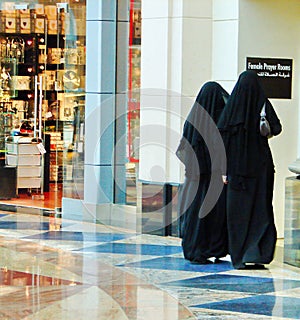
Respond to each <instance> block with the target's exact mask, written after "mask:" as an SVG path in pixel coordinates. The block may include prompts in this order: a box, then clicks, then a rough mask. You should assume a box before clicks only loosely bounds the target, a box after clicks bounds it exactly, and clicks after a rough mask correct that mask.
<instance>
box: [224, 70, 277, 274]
mask: <svg viewBox="0 0 300 320" xmlns="http://www.w3.org/2000/svg"><path fill="white" fill-rule="evenodd" d="M264 103H265V106H266V107H265V108H266V114H267V116H266V117H267V119H268V121H269V123H270V127H271V132H272V135H278V134H279V133H280V132H281V124H280V121H279V119H278V117H277V115H276V113H275V111H274V109H273V107H272V105H271V103H270V101H269V100H268V99H267V98H266V96H265V94H264V91H263V89H262V87H261V85H260V83H259V79H258V76H257V75H256V73H254V72H252V71H244V72H243V73H241V75H240V76H239V79H238V81H237V83H236V85H235V87H234V89H233V91H232V93H231V95H230V98H229V99H228V102H227V104H226V107H225V108H224V110H223V113H222V115H221V117H220V120H219V122H218V128H219V130H220V132H221V134H222V137H223V140H224V144H225V148H226V153H227V182H228V185H227V199H226V204H227V228H228V238H229V239H228V240H229V253H230V255H231V260H232V264H233V266H234V268H236V269H245V268H246V269H247V268H263V267H264V266H263V265H264V264H268V263H270V262H271V261H272V260H273V256H274V250H275V244H276V228H275V224H274V213H273V206H272V200H273V183H274V163H273V159H272V154H271V150H270V148H269V144H268V138H266V137H264V136H262V135H261V134H260V130H259V121H260V112H261V109H262V107H263V105H264ZM224 174H225V173H224ZM225 175H226V174H225Z"/></svg>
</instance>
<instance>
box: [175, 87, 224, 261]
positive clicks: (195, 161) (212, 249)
mask: <svg viewBox="0 0 300 320" xmlns="http://www.w3.org/2000/svg"><path fill="white" fill-rule="evenodd" d="M227 99H228V93H227V92H226V91H225V90H224V89H223V88H222V87H221V86H220V85H219V84H218V83H216V82H208V83H206V84H205V85H204V86H203V87H202V89H201V90H200V92H199V94H198V96H197V98H196V101H195V104H194V106H193V107H192V109H191V111H190V113H189V115H188V117H187V120H186V122H185V125H184V130H183V137H182V139H181V142H180V145H179V147H178V150H177V153H176V154H177V156H178V157H179V159H180V160H181V161H182V162H183V163H184V165H185V181H184V184H183V185H181V186H180V189H179V214H180V216H181V224H180V236H181V237H182V248H183V253H184V257H185V258H186V259H187V260H190V261H192V262H198V263H206V262H207V259H208V258H210V257H216V258H221V257H224V256H226V255H227V254H228V240H227V228H226V213H225V208H226V205H225V190H223V191H222V192H221V195H220V197H219V200H218V201H217V203H216V204H215V205H214V207H213V209H212V210H210V212H209V213H208V214H206V215H205V216H204V217H202V216H201V214H200V210H201V206H202V205H203V202H204V199H205V196H206V194H207V191H208V188H209V185H210V183H213V182H214V181H216V180H217V181H216V182H217V183H221V184H222V181H218V180H221V179H222V178H221V170H220V168H214V169H212V161H211V157H210V153H209V150H208V148H207V145H206V143H207V140H209V139H210V138H211V135H212V134H213V133H211V132H212V131H213V129H212V128H210V126H209V124H208V122H210V121H211V122H212V123H213V127H214V129H215V130H216V131H217V128H216V125H215V122H217V120H218V118H219V116H220V114H221V112H222V110H223V108H224V105H225V102H226V101H227ZM203 109H204V110H205V111H203ZM203 112H204V113H205V114H203ZM206 112H207V113H206ZM207 114H208V115H209V116H210V117H209V120H208V119H207V118H206V117H205V115H207ZM197 128H198V129H199V128H200V131H201V133H200V132H199V131H198V130H197ZM203 133H204V134H203Z"/></svg>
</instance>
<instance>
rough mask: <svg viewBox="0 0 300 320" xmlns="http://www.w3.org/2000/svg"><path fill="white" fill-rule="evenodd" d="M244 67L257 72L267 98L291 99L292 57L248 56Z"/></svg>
mask: <svg viewBox="0 0 300 320" xmlns="http://www.w3.org/2000/svg"><path fill="white" fill-rule="evenodd" d="M246 69H247V70H252V71H255V72H256V73H257V75H258V77H259V79H260V80H261V85H262V87H263V88H264V90H265V94H266V96H267V97H268V98H279V99H291V97H292V70H293V60H292V59H276V58H274V59H273V58H249V57H248V58H247V65H246Z"/></svg>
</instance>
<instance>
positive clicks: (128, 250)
mask: <svg viewBox="0 0 300 320" xmlns="http://www.w3.org/2000/svg"><path fill="white" fill-rule="evenodd" d="M181 250H182V249H181V247H179V246H160V245H150V244H133V243H120V242H118V243H107V244H103V245H99V246H95V247H88V248H83V249H81V250H79V251H84V252H108V253H117V254H118V253H122V254H137V255H152V256H166V255H170V254H174V253H178V252H179V251H181Z"/></svg>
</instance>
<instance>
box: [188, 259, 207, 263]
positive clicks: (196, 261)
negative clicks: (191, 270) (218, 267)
mask: <svg viewBox="0 0 300 320" xmlns="http://www.w3.org/2000/svg"><path fill="white" fill-rule="evenodd" d="M190 263H191V264H212V263H213V262H212V261H210V260H208V259H194V260H191V261H190Z"/></svg>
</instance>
